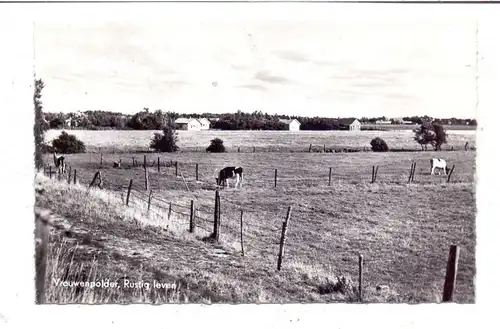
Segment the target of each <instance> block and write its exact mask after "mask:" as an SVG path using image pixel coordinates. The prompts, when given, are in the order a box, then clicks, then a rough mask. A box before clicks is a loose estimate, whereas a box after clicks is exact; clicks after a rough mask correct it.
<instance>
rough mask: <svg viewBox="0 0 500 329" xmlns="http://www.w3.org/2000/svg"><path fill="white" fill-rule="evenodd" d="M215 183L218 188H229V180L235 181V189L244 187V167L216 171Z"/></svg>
mask: <svg viewBox="0 0 500 329" xmlns="http://www.w3.org/2000/svg"><path fill="white" fill-rule="evenodd" d="M214 178H215V182H216V183H217V186H223V187H224V186H227V187H229V182H228V181H227V180H228V179H235V180H236V182H235V184H234V188H235V189H236V187H237V186H238V184H239V185H240V187H241V186H242V185H243V168H242V167H225V168H223V169H221V170H218V169H215V172H214Z"/></svg>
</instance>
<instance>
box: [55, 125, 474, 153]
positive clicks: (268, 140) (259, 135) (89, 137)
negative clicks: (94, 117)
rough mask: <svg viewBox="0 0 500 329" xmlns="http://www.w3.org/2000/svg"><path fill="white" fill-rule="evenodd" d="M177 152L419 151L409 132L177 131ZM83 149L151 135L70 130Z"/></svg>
mask: <svg viewBox="0 0 500 329" xmlns="http://www.w3.org/2000/svg"><path fill="white" fill-rule="evenodd" d="M178 132H179V143H178V145H179V147H180V148H181V151H194V150H195V149H198V151H204V150H205V148H206V147H207V146H208V145H209V144H210V140H211V139H213V138H215V137H219V138H221V139H222V140H223V141H224V145H225V146H226V148H228V151H230V152H235V151H237V149H238V147H241V152H250V151H253V147H256V149H257V151H263V150H266V151H267V150H269V148H270V147H271V148H272V150H273V151H284V150H295V151H305V150H308V149H309V144H312V145H313V146H315V147H316V148H321V149H322V148H323V145H325V146H326V147H327V148H340V149H342V148H362V147H366V148H370V141H371V140H372V139H373V138H375V137H381V138H382V139H384V140H385V141H386V142H387V144H388V145H389V147H390V148H407V149H415V150H419V149H420V146H419V145H418V144H417V143H416V142H415V141H414V140H413V135H414V134H413V133H412V131H411V130H401V131H356V132H351V131H298V132H292V131H215V130H209V131H197V132H193V131H178ZM60 133H61V131H60V130H49V131H48V132H47V133H46V141H47V142H50V141H51V140H52V139H53V138H55V137H57V136H59V134H60ZM70 133H71V134H74V135H75V136H76V137H78V138H79V139H80V140H82V141H83V142H84V143H85V145H86V146H87V150H88V151H90V152H97V151H99V150H100V151H102V152H111V151H116V152H134V151H141V152H145V151H148V150H149V149H148V147H149V141H150V139H151V137H152V136H153V134H154V133H155V131H138V130H132V131H129V130H105V131H103V130H101V131H88V130H71V131H70ZM475 133H476V132H475V131H474V130H469V131H467V130H449V131H448V144H447V145H444V146H443V147H444V148H445V149H446V148H450V147H452V146H453V147H454V148H455V149H463V147H464V145H465V143H466V142H469V146H471V147H472V146H475V144H476V143H475Z"/></svg>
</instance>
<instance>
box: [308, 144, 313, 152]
mask: <svg viewBox="0 0 500 329" xmlns="http://www.w3.org/2000/svg"><path fill="white" fill-rule="evenodd" d="M312 147H313V145H312V144H309V153H311V151H312Z"/></svg>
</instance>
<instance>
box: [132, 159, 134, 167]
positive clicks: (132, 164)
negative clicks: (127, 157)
mask: <svg viewBox="0 0 500 329" xmlns="http://www.w3.org/2000/svg"><path fill="white" fill-rule="evenodd" d="M132 167H135V158H134V157H132Z"/></svg>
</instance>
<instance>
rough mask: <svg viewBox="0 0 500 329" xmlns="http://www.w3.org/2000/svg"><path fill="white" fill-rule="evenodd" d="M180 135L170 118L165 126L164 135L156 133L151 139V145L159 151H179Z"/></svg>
mask: <svg viewBox="0 0 500 329" xmlns="http://www.w3.org/2000/svg"><path fill="white" fill-rule="evenodd" d="M177 142H178V136H177V132H176V131H175V128H174V123H173V122H172V120H168V122H167V124H166V126H165V128H163V135H162V134H159V133H155V134H154V136H153V138H152V139H151V143H150V144H149V147H150V148H152V149H154V150H155V151H157V152H177V151H178V150H179V147H178V146H177Z"/></svg>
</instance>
